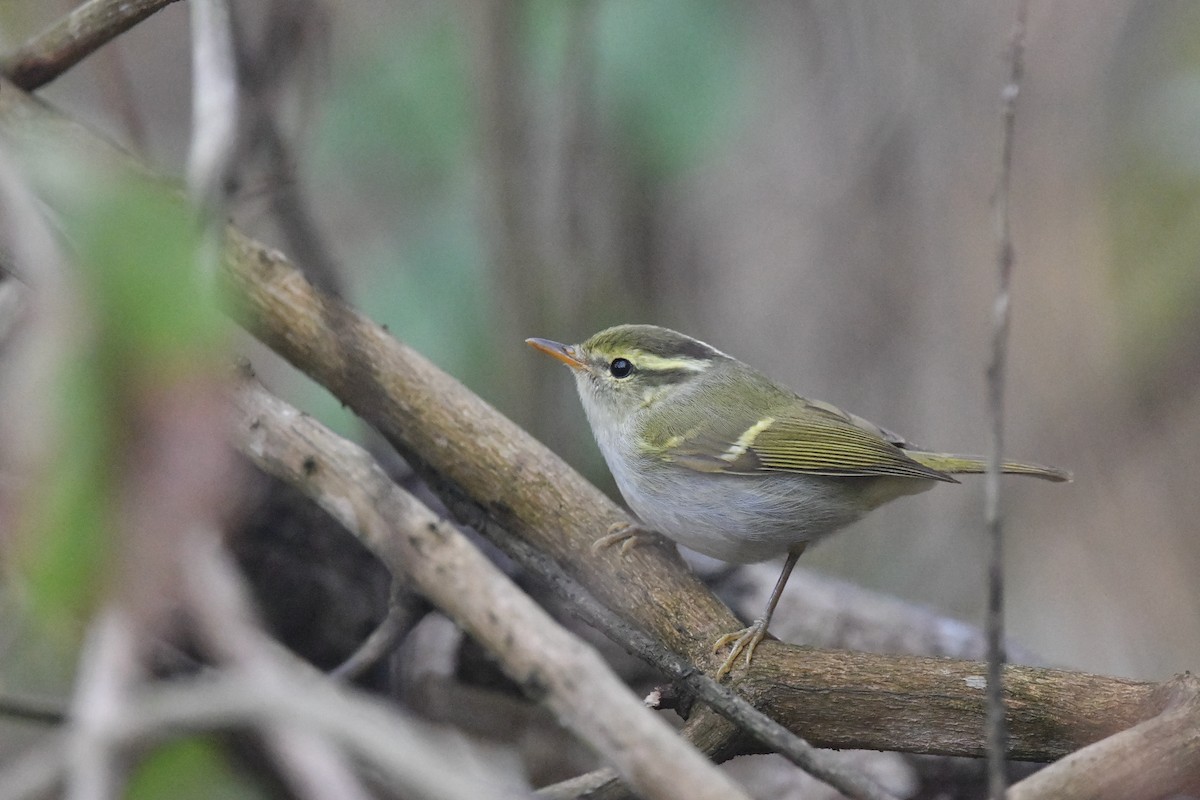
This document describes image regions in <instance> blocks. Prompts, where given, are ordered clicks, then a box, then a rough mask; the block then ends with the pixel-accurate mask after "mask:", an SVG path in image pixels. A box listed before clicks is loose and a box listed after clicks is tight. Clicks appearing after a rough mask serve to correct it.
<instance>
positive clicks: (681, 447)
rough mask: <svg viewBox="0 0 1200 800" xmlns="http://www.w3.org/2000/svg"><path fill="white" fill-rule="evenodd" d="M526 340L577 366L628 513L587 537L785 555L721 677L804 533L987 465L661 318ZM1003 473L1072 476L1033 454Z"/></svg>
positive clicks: (774, 600) (756, 637) (583, 396)
mask: <svg viewBox="0 0 1200 800" xmlns="http://www.w3.org/2000/svg"><path fill="white" fill-rule="evenodd" d="M526 344H528V345H530V346H531V347H533V348H534V349H536V350H539V351H541V352H543V353H545V354H547V355H550V356H552V357H554V358H556V359H558V360H559V361H561V362H562V363H564V364H565V365H566V366H567V367H569V368H570V369H571V371H572V372H573V374H574V377H575V384H576V388H577V389H578V391H579V398H580V400H581V402H582V404H583V409H584V412H585V414H586V416H587V420H588V423H589V425H590V426H591V429H592V433H593V435H594V437H595V439H596V444H597V445H598V447H599V448H600V452H601V453H602V454H603V456H604V460H605V462H606V464H607V465H608V468H609V471H610V472H611V473H612V476H613V478H614V480H615V481H616V484H617V488H618V489H619V490H620V492H621V496H622V497H624V499H625V502H626V503H627V504H628V506H629V508H630V510H631V511H632V512H633V513H634V514H635V515H636V516H637V519H638V523H637V524H636V525H631V524H627V523H626V524H618V525H617V526H614V529H613V530H611V531H610V532H609V533H608V534H607V535H605V536H602V537H600V538H598V539H597V541H596V546H597V547H608V546H612V545H614V544H617V543H621V547H622V550H623V551H624V550H625V549H627V548H628V547H630V546H632V545H634V544H636V543H638V541H639V538H642V539H644V538H645V537H644V534H646V533H648V532H650V531H657V532H658V533H661V534H663V535H664V536H666V537H667V538H669V539H671V540H673V541H675V542H677V543H679V544H682V545H684V546H686V547H688V548H691V549H692V550H695V551H697V552H700V553H703V554H705V555H708V556H711V557H713V558H716V559H719V560H721V561H725V562H729V563H733V564H748V563H754V562H758V561H765V560H768V559H771V558H775V557H778V556H780V555H786V559H785V561H784V566H783V571H782V573H781V574H780V576H779V579H778V581H776V584H775V587H774V589H773V590H772V592H771V596H770V599H769V600H768V602H767V607H766V609H765V611H764V613H763V614H762V616H760V617H758V618H757V619H755V620H754V622H753V623H752V624H751V625H749V626H748V627H746V628H744V629H742V630H739V631H735V632H731V633H728V634H725V635H724V636H721V637H720V638H719V639H717V640H716V642H715V643H714V644H713V652H714V653H717V652H720V651H721V650H722V649H723V648H725V647H729V648H730V651H729V654H728V656H727V657H726V659H725V660H724V661H723V663H722V664H721V666H720V668H719V669H718V670H717V673H716V678H717V679H718V680H720V679H721V678H723V677H724V676H725V675H726V674H728V673H729V672H730V671H731V670H732V669H733V668H734V666H735V665H736V663H737V660H738V657H739V656H740V655H742V654H744V656H745V666H746V667H749V666H750V664H751V661H752V659H753V656H754V651H755V649H756V648H757V647H758V645H759V643H760V642H761V641H762V640H763V638H764V637H765V636H766V634H767V630H768V627H769V626H770V623H771V617H772V615H773V614H774V612H775V607H776V606H777V605H778V603H779V598H780V596H781V595H782V593H783V590H784V587H785V586H786V585H787V581H788V578H789V577H790V575H791V573H792V569H793V567H795V565H796V561H797V560H798V559H799V558H800V555H801V553H803V552H804V549H805V548H806V547H807V546H808V544H809V543H811V542H813V541H816V540H818V539H821V538H823V537H825V536H828V535H829V534H831V533H833V532H834V531H837V530H838V529H840V528H843V527H845V526H846V525H849V524H850V523H852V522H855V521H856V520H858V519H860V518H862V517H863V516H864V515H865V514H867V513H868V512H870V511H872V510H874V509H876V508H878V507H879V506H881V505H883V504H884V503H887V502H890V501H892V500H895V499H897V498H900V497H904V496H906V495H913V494H917V493H919V492H924V491H926V490H928V489H930V488H932V487H933V486H935V485H936V484H938V483H958V480H957V479H956V478H955V477H954V476H955V475H959V474H964V473H982V472H985V471H986V463H985V461H984V459H982V458H979V457H975V456H965V455H955V454H951V453H939V452H932V451H927V450H924V449H921V448H919V447H917V446H915V445H913V444H912V443H910V442H908V441H906V440H905V439H904V438H903V437H901V436H898V435H896V434H894V433H892V432H891V431H888V430H886V429H884V428H881V427H879V426H878V425H875V424H874V423H871V422H868V421H867V420H865V419H863V418H862V417H859V416H856V415H854V414H851V413H848V412H846V411H843V410H841V409H840V408H838V407H837V406H834V405H831V404H829V403H825V402H822V401H820V400H811V399H808V398H805V397H802V396H800V395H799V394H797V393H796V392H795V391H793V390H791V389H789V388H787V387H786V386H783V385H781V384H779V383H777V382H775V381H774V380H772V379H771V378H769V377H768V376H767V375H765V374H764V373H762V372H760V371H759V370H757V369H755V368H754V367H752V366H750V365H748V364H745V363H743V362H741V361H739V360H737V359H736V358H733V357H732V356H729V355H727V354H726V353H724V352H722V351H720V350H718V349H717V348H715V347H713V346H712V345H709V344H707V343H705V342H702V341H700V340H699V339H694V338H692V337H690V336H687V335H685V334H682V333H679V332H677V331H673V330H670V329H668V328H662V327H659V326H656V325H633V324H626V325H617V326H615V327H611V328H607V329H605V330H602V331H600V332H599V333H597V334H595V335H593V336H592V337H591V338H589V339H587V340H586V341H584V342H583V343H582V344H572V345H566V344H561V343H559V342H555V341H551V340H549V339H540V338H530V339H526ZM1001 471H1002V472H1004V473H1008V474H1016V475H1029V476H1032V477H1036V478H1042V479H1045V480H1049V481H1069V480H1070V479H1071V475H1070V473H1068V472H1066V471H1064V470H1061V469H1057V468H1054V467H1047V466H1041V465H1038V464H1031V463H1021V462H1013V461H1009V462H1004V463H1003V464H1002V466H1001Z"/></svg>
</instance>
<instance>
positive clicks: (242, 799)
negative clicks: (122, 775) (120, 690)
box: [125, 738, 268, 800]
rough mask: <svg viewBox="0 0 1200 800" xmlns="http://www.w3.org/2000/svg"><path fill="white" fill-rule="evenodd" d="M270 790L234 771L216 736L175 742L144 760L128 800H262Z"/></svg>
mask: <svg viewBox="0 0 1200 800" xmlns="http://www.w3.org/2000/svg"><path fill="white" fill-rule="evenodd" d="M267 796H268V795H267V793H266V792H265V791H264V790H263V787H262V786H260V785H259V784H258V783H257V782H255V781H253V780H251V779H249V778H248V777H246V776H244V775H241V774H239V773H238V772H236V771H235V770H233V769H232V768H231V767H230V765H229V762H228V759H227V758H226V757H225V755H224V753H223V752H222V749H221V747H220V746H219V745H218V744H217V743H216V742H215V741H214V740H212V739H207V738H192V739H183V740H181V741H177V742H172V743H170V744H167V745H164V746H162V747H160V748H158V749H157V750H155V751H154V752H153V753H151V755H150V756H149V757H148V758H146V759H145V760H143V761H142V762H141V763H140V764H138V766H137V767H136V769H134V771H133V774H132V776H131V778H130V781H129V786H128V790H127V791H126V793H125V797H126V800H168V799H169V800H259V799H260V798H262V799H264V800H265V798H266V797H267Z"/></svg>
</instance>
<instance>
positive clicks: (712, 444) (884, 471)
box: [666, 404, 954, 481]
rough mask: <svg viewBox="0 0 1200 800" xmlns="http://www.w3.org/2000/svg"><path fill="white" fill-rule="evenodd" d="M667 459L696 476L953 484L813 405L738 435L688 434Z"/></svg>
mask: <svg viewBox="0 0 1200 800" xmlns="http://www.w3.org/2000/svg"><path fill="white" fill-rule="evenodd" d="M756 428H757V430H756ZM666 455H667V457H668V458H670V459H671V460H672V461H674V462H676V463H678V464H680V465H681V466H686V467H688V468H690V469H695V470H697V471H700V472H724V473H727V474H735V475H753V474H762V473H769V472H793V473H802V474H806V475H827V476H860V477H866V476H886V475H890V476H896V477H906V478H924V479H928V480H940V481H953V480H954V479H953V478H951V477H950V476H949V475H946V474H945V473H943V472H940V471H938V470H936V469H932V468H930V467H927V466H925V465H924V464H920V463H918V462H916V461H914V460H913V459H911V458H909V457H908V455H906V454H905V453H904V451H903V450H901V449H900V448H899V447H897V446H896V445H894V444H892V443H891V442H889V441H887V440H886V439H884V438H883V437H881V436H880V435H879V434H878V433H876V432H875V431H874V430H868V429H865V428H863V427H860V426H858V425H856V424H854V423H853V422H852V421H851V420H850V418H849V417H848V415H844V414H842V413H841V412H840V411H836V410H835V411H829V410H826V409H825V408H823V407H822V406H821V405H816V404H814V405H808V406H799V407H798V408H796V409H794V410H793V409H788V410H787V411H783V412H777V413H775V414H770V415H767V416H765V417H764V418H763V421H762V422H760V423H759V425H757V426H754V427H752V428H751V429H750V430H748V431H741V432H738V433H737V434H727V435H717V434H716V432H715V431H693V432H692V434H691V435H689V436H688V437H686V438H685V439H684V440H683V441H681V442H679V443H678V444H677V446H675V447H673V448H670V450H669V451H668V453H667V454H666Z"/></svg>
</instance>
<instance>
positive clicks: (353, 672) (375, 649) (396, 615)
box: [329, 578, 424, 681]
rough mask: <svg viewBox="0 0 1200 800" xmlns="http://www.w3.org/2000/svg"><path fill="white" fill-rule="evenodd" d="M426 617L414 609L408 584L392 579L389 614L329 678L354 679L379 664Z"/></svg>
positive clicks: (331, 671) (332, 671) (333, 670)
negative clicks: (406, 585)
mask: <svg viewBox="0 0 1200 800" xmlns="http://www.w3.org/2000/svg"><path fill="white" fill-rule="evenodd" d="M422 616H424V615H423V614H422V613H420V612H419V610H418V609H417V608H415V604H414V602H413V600H412V598H411V596H410V593H409V591H408V589H407V587H405V586H404V584H403V582H401V581H399V580H397V579H395V578H393V579H392V589H391V593H390V594H389V595H388V610H387V616H385V617H384V618H383V621H382V622H380V623H379V625H377V626H376V628H375V630H373V631H371V635H370V636H368V637H367V639H366V641H364V642H363V643H362V645H361V646H359V648H358V649H357V650H355V651H354V652H353V653H351V654H350V657H349V658H347V659H346V660H345V661H343V662H342V663H341V664H339V665H338V666H337V667H335V668H334V669H332V670H330V672H329V677H331V678H336V679H337V680H343V681H349V680H354V679H355V678H357V677H358V676H359V675H362V674H363V673H364V672H366V671H367V670H368V669H370V668H371V667H372V666H374V665H375V664H376V662H378V661H379V660H380V659H381V658H383V657H384V656H386V655H387V654H388V653H390V652H392V651H393V650H395V649H396V646H397V645H399V644H400V642H401V641H402V640H403V639H404V637H405V636H406V635H407V634H408V633H409V631H411V630H412V629H413V626H414V625H416V624H417V623H418V622H420V621H421V617H422Z"/></svg>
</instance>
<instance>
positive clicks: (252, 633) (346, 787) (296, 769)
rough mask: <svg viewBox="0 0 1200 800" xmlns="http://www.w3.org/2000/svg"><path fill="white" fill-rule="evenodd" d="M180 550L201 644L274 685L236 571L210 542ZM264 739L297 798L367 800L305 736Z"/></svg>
mask: <svg viewBox="0 0 1200 800" xmlns="http://www.w3.org/2000/svg"><path fill="white" fill-rule="evenodd" d="M185 545H186V555H187V562H188V564H189V565H190V569H189V570H188V571H187V573H186V574H185V583H186V585H187V596H188V600H189V601H190V602H189V610H191V611H192V615H193V617H194V618H195V619H196V621H197V623H198V628H199V630H200V632H201V635H202V638H203V640H204V642H205V644H206V645H207V646H208V648H209V649H210V650H212V651H213V652H214V653H215V654H216V655H217V656H218V658H220V660H221V661H223V662H225V663H227V664H229V665H230V666H231V667H233V668H234V669H238V670H242V671H244V672H246V673H247V674H248V675H250V676H252V677H253V678H254V679H255V680H258V681H260V682H261V683H264V684H267V683H272V682H274V681H275V678H276V675H277V674H278V673H279V672H280V671H281V669H282V667H281V666H280V665H279V663H278V662H279V660H280V659H279V658H278V657H277V656H276V655H275V651H274V650H272V649H271V648H269V647H268V646H267V645H266V636H265V635H264V634H263V633H262V632H261V631H260V629H259V628H258V625H257V623H256V622H255V620H254V618H253V613H252V611H251V610H250V602H249V600H248V598H247V597H246V593H245V590H244V587H243V586H242V585H241V581H240V578H239V576H238V575H237V571H236V569H235V568H234V567H233V565H232V564H230V563H229V561H228V557H227V556H225V555H224V553H222V552H221V551H220V549H219V546H218V543H217V540H216V536H215V535H207V536H206V535H203V534H199V533H194V534H193V535H192V536H191V537H190V538H189V540H188V541H187V542H186V543H185ZM264 738H265V740H266V743H267V747H268V748H269V749H270V750H271V752H272V754H273V755H274V756H275V758H276V760H277V761H279V763H280V765H281V766H282V767H283V770H282V774H283V777H284V780H286V781H287V782H288V783H289V785H290V786H291V787H292V789H293V791H295V792H296V793H297V795H299V796H300V797H302V798H308V800H322V798H328V797H338V798H345V799H346V800H367V799H368V797H369V795H368V794H367V792H366V790H365V789H363V787H362V786H361V785H360V784H359V782H358V779H357V778H356V777H355V776H354V771H353V770H352V769H351V768H350V765H349V764H348V763H346V761H345V759H343V758H342V756H341V754H340V753H338V752H337V751H335V750H334V749H332V748H331V747H329V746H328V745H327V744H326V742H325V741H324V740H323V739H322V738H321V737H319V736H317V735H315V734H314V733H312V732H311V731H305V730H300V729H296V728H293V727H288V726H271V727H268V728H267V729H266V731H265V737H264Z"/></svg>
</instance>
